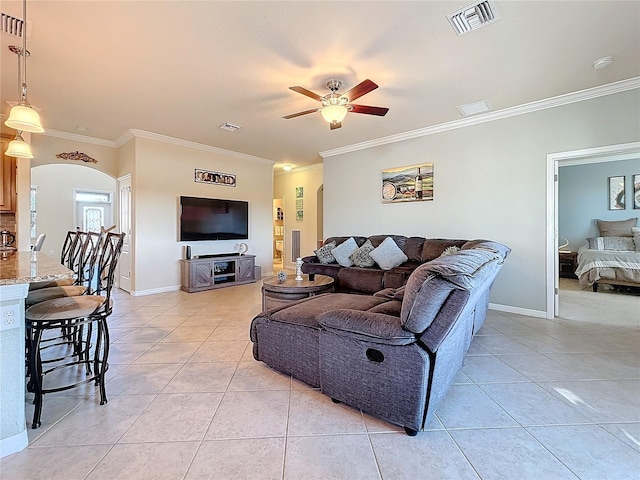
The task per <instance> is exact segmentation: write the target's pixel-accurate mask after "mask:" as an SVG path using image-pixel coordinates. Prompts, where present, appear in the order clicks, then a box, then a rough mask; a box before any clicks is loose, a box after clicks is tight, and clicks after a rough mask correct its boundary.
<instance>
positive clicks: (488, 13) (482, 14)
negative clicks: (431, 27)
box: [447, 0, 500, 35]
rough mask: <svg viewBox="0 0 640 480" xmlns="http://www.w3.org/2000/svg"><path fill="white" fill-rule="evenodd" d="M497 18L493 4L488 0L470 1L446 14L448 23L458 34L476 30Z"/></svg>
mask: <svg viewBox="0 0 640 480" xmlns="http://www.w3.org/2000/svg"><path fill="white" fill-rule="evenodd" d="M499 18H500V17H499V16H498V11H497V10H496V7H495V5H494V4H493V2H492V1H489V0H486V1H484V2H476V3H472V4H471V5H467V6H466V7H464V8H462V9H460V10H458V11H457V12H454V13H452V14H451V15H447V19H448V20H449V23H450V24H451V26H452V27H453V29H454V30H455V31H456V33H457V34H458V35H462V34H464V33H467V32H470V31H471V30H476V29H478V28H480V27H483V26H485V25H486V24H488V23H491V22H494V21H496V20H498V19H499Z"/></svg>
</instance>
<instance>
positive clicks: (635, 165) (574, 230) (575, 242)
mask: <svg viewBox="0 0 640 480" xmlns="http://www.w3.org/2000/svg"><path fill="white" fill-rule="evenodd" d="M634 174H635V175H638V174H640V158H637V159H634V160H620V161H615V162H604V163H590V164H586V165H569V166H564V167H563V166H561V167H560V168H559V170H558V179H559V181H558V235H559V237H565V238H567V239H568V240H569V246H568V247H567V249H570V250H573V251H577V250H578V248H580V246H582V245H584V244H586V239H587V238H588V237H596V236H598V229H597V227H596V224H595V220H596V219H600V220H626V219H627V218H632V217H640V209H634V208H633V185H632V181H633V180H632V179H633V175H634ZM620 175H622V176H624V177H625V188H626V196H625V200H626V202H625V204H626V209H624V210H609V208H608V207H609V201H608V199H609V197H608V188H609V177H613V176H620Z"/></svg>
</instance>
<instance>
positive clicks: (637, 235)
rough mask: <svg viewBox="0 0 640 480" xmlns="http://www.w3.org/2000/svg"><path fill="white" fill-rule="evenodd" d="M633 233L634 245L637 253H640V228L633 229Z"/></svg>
mask: <svg viewBox="0 0 640 480" xmlns="http://www.w3.org/2000/svg"><path fill="white" fill-rule="evenodd" d="M631 233H633V243H635V244H636V252H640V228H638V227H631Z"/></svg>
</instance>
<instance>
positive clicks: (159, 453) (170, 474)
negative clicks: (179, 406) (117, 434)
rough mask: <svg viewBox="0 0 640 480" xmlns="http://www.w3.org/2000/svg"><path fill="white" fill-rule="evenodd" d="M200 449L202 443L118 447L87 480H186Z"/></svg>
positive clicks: (99, 464)
mask: <svg viewBox="0 0 640 480" xmlns="http://www.w3.org/2000/svg"><path fill="white" fill-rule="evenodd" d="M198 445H199V443H198V442H171V443H132V444H119V445H115V446H114V447H113V448H112V449H111V450H110V451H109V453H108V454H107V455H106V456H105V457H104V458H103V459H102V460H101V461H100V463H98V465H97V466H96V468H95V469H94V470H93V471H92V472H91V474H90V475H89V476H88V477H87V480H131V479H134V478H135V480H175V479H182V478H184V475H185V474H186V472H187V469H188V468H189V465H190V463H191V460H192V459H193V456H194V454H195V452H196V450H197V448H198Z"/></svg>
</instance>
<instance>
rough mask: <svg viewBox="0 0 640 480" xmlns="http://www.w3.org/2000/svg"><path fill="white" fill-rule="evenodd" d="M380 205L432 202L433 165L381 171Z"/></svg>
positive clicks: (424, 164)
mask: <svg viewBox="0 0 640 480" xmlns="http://www.w3.org/2000/svg"><path fill="white" fill-rule="evenodd" d="M381 195H382V203H396V202H422V201H425V200H433V163H421V164H419V165H410V166H408V167H397V168H389V169H387V170H383V171H382V191H381Z"/></svg>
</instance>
